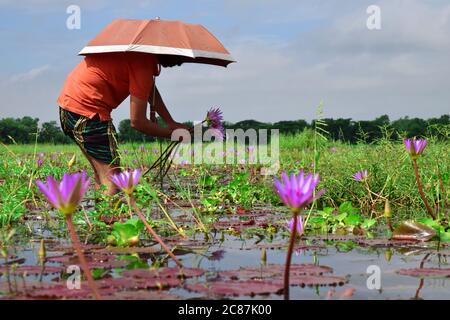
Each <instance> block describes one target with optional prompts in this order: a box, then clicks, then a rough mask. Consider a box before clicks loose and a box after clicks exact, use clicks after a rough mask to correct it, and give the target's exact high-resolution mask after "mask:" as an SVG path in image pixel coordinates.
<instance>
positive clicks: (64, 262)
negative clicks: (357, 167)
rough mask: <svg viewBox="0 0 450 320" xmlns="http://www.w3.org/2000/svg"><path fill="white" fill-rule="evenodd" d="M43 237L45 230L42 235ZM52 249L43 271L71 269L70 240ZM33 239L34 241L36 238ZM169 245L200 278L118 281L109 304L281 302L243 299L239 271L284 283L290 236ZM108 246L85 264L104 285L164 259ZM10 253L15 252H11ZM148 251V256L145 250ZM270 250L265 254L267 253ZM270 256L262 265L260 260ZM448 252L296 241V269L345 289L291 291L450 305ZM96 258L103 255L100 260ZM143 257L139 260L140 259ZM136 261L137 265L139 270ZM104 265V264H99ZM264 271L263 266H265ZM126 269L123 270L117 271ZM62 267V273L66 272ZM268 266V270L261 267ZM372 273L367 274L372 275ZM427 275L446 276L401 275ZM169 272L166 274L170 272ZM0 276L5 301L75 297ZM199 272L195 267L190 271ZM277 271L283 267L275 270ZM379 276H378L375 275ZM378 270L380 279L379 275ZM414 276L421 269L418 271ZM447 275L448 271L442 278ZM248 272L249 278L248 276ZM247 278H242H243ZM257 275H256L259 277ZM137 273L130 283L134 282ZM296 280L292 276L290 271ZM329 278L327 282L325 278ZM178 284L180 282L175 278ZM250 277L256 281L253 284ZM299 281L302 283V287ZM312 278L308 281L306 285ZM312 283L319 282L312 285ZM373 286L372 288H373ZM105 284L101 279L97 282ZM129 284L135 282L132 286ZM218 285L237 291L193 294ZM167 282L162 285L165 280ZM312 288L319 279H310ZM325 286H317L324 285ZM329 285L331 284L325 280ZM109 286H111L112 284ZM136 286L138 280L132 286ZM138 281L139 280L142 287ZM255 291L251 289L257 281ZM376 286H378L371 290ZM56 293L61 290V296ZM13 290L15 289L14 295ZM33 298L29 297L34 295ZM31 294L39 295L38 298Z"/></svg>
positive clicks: (344, 240) (0, 265)
mask: <svg viewBox="0 0 450 320" xmlns="http://www.w3.org/2000/svg"><path fill="white" fill-rule="evenodd" d="M39 225H40V223H36V224H34V226H35V231H36V230H37V229H38V226H39ZM36 233H37V234H39V235H41V234H42V232H40V231H39V232H37V231H36ZM44 237H45V238H46V239H47V240H46V247H47V259H48V260H47V262H46V264H45V265H46V266H50V267H52V266H64V268H67V266H68V265H71V264H72V262H70V261H69V257H72V250H71V247H70V243H69V242H67V241H64V242H60V241H54V240H52V235H51V234H50V233H48V232H47V233H44ZM33 239H34V240H33ZM166 241H168V242H167V243H168V244H169V245H170V246H174V245H175V244H176V245H177V248H176V250H175V253H176V254H177V256H178V258H179V259H180V261H181V262H182V263H183V265H184V266H185V267H186V268H187V269H189V268H195V270H197V271H198V270H199V269H200V271H201V272H199V274H198V275H194V276H192V277H191V276H187V278H186V279H184V280H182V281H181V282H180V283H172V284H167V286H166V285H163V290H162V291H158V288H153V287H151V286H150V287H146V288H141V287H139V288H134V287H133V286H132V285H130V286H129V287H127V285H126V284H125V285H124V284H121V285H120V287H118V284H117V283H111V288H112V289H111V290H109V291H108V290H105V291H104V292H103V293H102V294H103V295H104V296H105V298H107V299H108V298H109V297H110V298H130V299H133V298H136V299H140V298H154V299H157V298H169V299H223V298H225V299H248V298H255V299H283V295H282V292H280V291H279V290H276V289H273V288H272V289H268V292H266V293H265V294H263V295H260V294H257V295H255V296H252V295H249V294H248V293H245V290H241V289H242V288H245V286H246V284H245V282H241V281H247V280H249V281H255V280H254V279H255V276H254V275H253V276H249V275H248V270H244V271H243V270H242V268H246V267H251V268H253V269H252V271H251V272H253V273H255V272H257V271H255V269H258V268H259V269H260V270H263V269H264V270H265V272H266V273H264V274H263V273H261V276H260V277H256V278H262V279H263V280H264V281H266V282H270V281H275V282H277V281H278V282H280V281H282V273H280V272H278V274H277V275H276V276H273V275H272V276H268V273H267V272H269V274H270V271H273V270H275V269H277V268H279V270H282V266H283V265H284V262H285V259H286V245H287V238H286V237H283V236H281V235H278V234H277V235H275V236H274V237H273V239H271V240H270V241H269V239H267V238H263V239H258V238H257V237H256V236H253V237H247V239H246V237H243V236H242V235H231V234H221V233H217V234H216V237H214V238H211V239H209V240H208V241H205V240H204V239H203V238H202V237H198V236H197V237H196V239H195V240H194V239H188V240H180V241H178V240H177V239H176V238H173V237H172V238H166ZM39 247H40V243H39V241H38V237H31V238H29V239H27V240H25V241H21V242H20V243H19V242H18V243H17V245H16V246H15V248H10V251H11V253H12V255H11V257H10V262H11V261H12V262H14V261H16V262H17V266H18V267H19V268H20V267H23V266H27V265H29V266H39V260H38V250H39ZM104 247H105V246H103V247H102V246H91V247H87V248H86V255H87V258H88V260H90V258H91V257H92V259H93V260H92V261H94V260H95V263H96V264H95V263H94V264H93V266H94V265H95V266H96V267H102V268H103V269H105V270H106V271H105V274H107V276H106V277H104V278H103V280H105V279H106V281H109V280H108V279H114V278H118V279H120V278H122V273H121V272H122V271H123V270H124V269H123V268H127V266H128V268H129V269H132V268H133V267H130V265H131V263H134V266H135V267H139V268H144V267H145V266H146V264H148V266H149V267H150V266H151V265H152V263H154V262H155V261H157V260H158V259H160V258H161V256H164V255H163V254H162V253H161V252H159V250H158V248H157V247H156V246H154V247H152V248H154V250H151V249H148V248H149V247H146V248H145V249H143V246H142V247H139V248H137V249H125V250H128V251H129V252H125V253H123V252H122V253H117V252H114V249H111V250H109V249H106V251H105V249H104ZM11 249H13V250H11ZM133 250H135V251H137V252H136V253H135V255H134V258H131V260H128V261H129V262H126V261H125V262H124V260H121V258H120V257H128V258H130V257H131V256H130V254H131V253H132V251H133ZM145 250H148V251H147V252H145ZM264 252H265V253H264ZM263 255H265V261H264V259H262V257H263ZM55 256H57V257H60V258H61V259H60V260H58V259H56V260H57V261H51V260H52V258H51V257H55ZM449 256H450V250H449V247H448V246H445V245H444V246H442V244H438V243H435V242H426V243H416V242H405V241H401V242H392V241H389V240H387V239H383V238H377V239H370V240H367V239H364V238H363V237H354V236H333V235H331V236H328V237H327V236H307V237H304V238H302V240H300V242H299V243H297V249H296V251H295V253H294V254H293V259H292V264H293V265H299V264H304V265H315V266H324V267H329V268H332V270H331V269H330V270H329V271H328V272H325V273H324V274H322V275H316V276H317V277H318V278H315V280H317V279H319V280H320V279H325V280H326V279H327V278H326V277H327V276H332V277H340V279H341V280H342V283H340V284H338V285H334V284H333V283H331V285H323V286H319V285H314V283H313V285H305V286H302V285H298V284H299V283H297V285H293V286H291V289H290V298H291V299H450V290H449V289H450V272H449V270H450V269H449V268H450V267H449V263H448V257H449ZM97 257H102V258H101V259H100V258H98V259H97ZM137 257H139V259H138V258H137ZM136 261H139V263H140V265H137V264H136ZM102 263H104V265H102ZM264 265H265V267H264ZM162 266H163V267H170V268H173V269H175V268H174V267H175V264H174V263H173V261H171V260H165V262H164V263H163V265H162ZM118 267H121V268H118ZM64 268H63V269H62V270H63V271H64V270H65V269H64ZM261 268H263V269H261ZM368 268H369V270H368ZM420 268H422V269H424V268H425V269H426V270H429V268H438V269H441V270H443V271H444V273H442V274H440V275H439V276H438V277H436V276H433V272H432V273H431V274H422V278H421V277H417V276H414V275H403V274H399V273H398V271H399V270H401V269H420ZM165 269H167V268H165ZM0 270H1V271H2V272H3V275H2V276H1V277H0V298H3V299H14V298H39V299H41V298H62V299H64V298H75V297H71V296H67V295H66V294H65V293H61V292H60V290H59V289H55V291H54V292H55V294H54V295H52V292H53V291H51V292H50V293H48V290H47V291H46V293H45V294H43V295H42V296H41V295H39V291H40V290H41V288H39V287H37V288H36V289H32V284H33V283H37V282H38V280H39V272H36V270H31V273H32V274H33V273H36V275H27V276H26V277H25V283H28V284H29V285H28V289H27V292H23V291H24V290H22V289H20V288H21V287H23V285H22V283H23V279H22V277H20V276H17V275H16V276H14V275H10V278H11V279H10V283H11V282H12V284H13V287H14V282H15V283H16V284H17V283H19V284H18V294H17V295H11V294H8V285H7V278H6V274H5V264H4V261H3V260H0ZM193 270H194V269H193ZM229 270H236V271H237V274H238V276H237V279H236V277H235V278H227V277H224V276H223V275H224V274H221V272H224V271H229ZM277 270H278V269H277ZM374 270H375V273H374ZM378 270H379V278H377V279H375V278H374V277H376V276H377V271H378ZM416 271H417V270H416ZM445 271H446V273H445ZM246 272H247V273H246ZM240 274H242V277H241V276H239V275H240ZM256 274H257V273H256ZM134 276H135V275H133V276H130V277H128V278H125V279H129V280H130V279H133V281H134V280H135V278H134ZM293 277H294V278H295V274H294V273H293ZM321 277H325V278H321ZM65 278H67V275H65V276H64V272H62V273H61V272H55V273H53V274H44V275H43V276H42V277H41V279H40V280H41V281H42V283H45V284H49V286H51V285H52V284H55V283H56V284H58V285H60V286H61V285H64V284H65V281H66V280H65ZM152 278H157V279H159V280H161V279H162V280H164V279H166V278H165V276H163V275H161V276H159V275H158V276H152ZM175 278H176V276H175ZM250 279H253V280H250ZM298 279H299V278H297V282H298V281H300V280H298ZM309 280H311V279H309ZM313 280H314V279H313ZM368 280H370V281H369V285H368ZM377 280H379V284H380V288H379V289H378V288H376V284H377ZM99 281H101V280H99ZM130 281H132V280H130ZM218 281H219V282H220V281H226V282H228V283H232V284H236V285H237V286H238V287H237V289H236V290H237V291H236V292H237V293H236V294H235V295H232V294H229V292H228V293H225V294H224V293H223V291H220V290H210V289H208V290H207V291H204V290H203V291H202V290H192V288H193V287H192V286H191V287H190V285H193V284H205V287H206V288H209V286H210V285H214V284H215V283H217V282H218ZM163 282H164V281H163ZM313 282H314V281H313ZM319 282H320V281H319ZM325 282H326V281H325ZM107 283H109V282H107ZM133 283H134V282H133ZM139 283H140V282H139ZM253 285H254V283H253ZM373 286H375V288H373ZM47 289H48V288H47ZM58 290H59V291H58ZM13 291H14V290H13ZM117 291H122V292H128V293H130V292H131V294H130V295H124V296H116V295H115V294H114V292H117ZM137 291H139V296H138V295H133V294H132V293H133V292H137ZM30 292H32V294H31V295H30ZM33 292H34V293H33ZM146 292H148V293H154V292H162V293H163V294H165V295H162V296H154V295H152V296H148V297H147V296H146ZM77 298H86V299H88V298H91V296H89V292H87V293H80V295H79V297H77Z"/></svg>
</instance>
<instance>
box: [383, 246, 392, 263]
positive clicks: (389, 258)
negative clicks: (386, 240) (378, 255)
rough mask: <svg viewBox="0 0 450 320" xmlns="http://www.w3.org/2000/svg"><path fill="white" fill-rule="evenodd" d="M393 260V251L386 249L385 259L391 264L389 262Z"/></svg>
mask: <svg viewBox="0 0 450 320" xmlns="http://www.w3.org/2000/svg"><path fill="white" fill-rule="evenodd" d="M391 258H392V250H391V249H386V250H385V251H384V259H385V260H386V261H387V262H389V261H391Z"/></svg>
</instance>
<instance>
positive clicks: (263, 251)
mask: <svg viewBox="0 0 450 320" xmlns="http://www.w3.org/2000/svg"><path fill="white" fill-rule="evenodd" d="M266 263H267V252H266V248H263V249H262V255H261V265H263V266H265V265H266Z"/></svg>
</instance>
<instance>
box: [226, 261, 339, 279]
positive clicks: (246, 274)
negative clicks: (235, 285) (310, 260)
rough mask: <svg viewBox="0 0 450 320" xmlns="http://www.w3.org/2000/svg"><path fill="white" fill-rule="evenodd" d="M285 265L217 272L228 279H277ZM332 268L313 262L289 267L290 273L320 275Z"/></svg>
mask: <svg viewBox="0 0 450 320" xmlns="http://www.w3.org/2000/svg"><path fill="white" fill-rule="evenodd" d="M284 268H285V266H284V265H283V264H269V265H267V266H264V267H261V268H254V267H247V268H240V269H238V270H228V271H221V272H219V276H221V277H225V278H230V279H240V280H247V279H264V278H270V279H271V280H275V279H276V280H278V279H281V278H282V277H283V274H284ZM331 272H333V269H332V268H330V267H327V266H318V265H314V264H293V265H291V267H290V271H289V273H290V275H291V276H292V275H294V276H297V275H321V274H323V273H331Z"/></svg>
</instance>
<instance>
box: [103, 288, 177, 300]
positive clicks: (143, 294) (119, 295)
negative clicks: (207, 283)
mask: <svg viewBox="0 0 450 320" xmlns="http://www.w3.org/2000/svg"><path fill="white" fill-rule="evenodd" d="M105 299H108V300H176V299H180V297H178V296H177V295H174V294H170V293H165V292H161V291H148V290H137V291H120V292H116V293H114V294H112V295H110V296H106V297H105Z"/></svg>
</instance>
